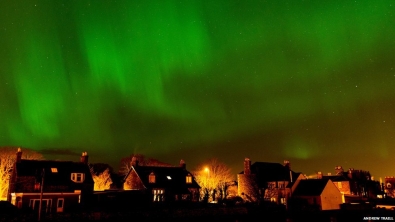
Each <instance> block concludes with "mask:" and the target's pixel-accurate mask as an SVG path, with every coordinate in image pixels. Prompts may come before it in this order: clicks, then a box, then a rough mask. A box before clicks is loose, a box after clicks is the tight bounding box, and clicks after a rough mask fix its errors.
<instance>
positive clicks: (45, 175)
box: [9, 149, 93, 213]
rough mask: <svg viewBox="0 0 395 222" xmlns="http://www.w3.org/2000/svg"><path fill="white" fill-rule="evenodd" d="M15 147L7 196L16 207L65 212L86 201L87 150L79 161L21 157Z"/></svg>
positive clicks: (88, 185)
mask: <svg viewBox="0 0 395 222" xmlns="http://www.w3.org/2000/svg"><path fill="white" fill-rule="evenodd" d="M21 156H22V151H21V150H20V149H18V152H17V158H16V162H15V165H14V168H13V169H14V170H13V172H12V176H11V179H10V186H9V200H10V201H11V203H12V204H13V205H15V206H17V207H18V208H31V209H33V210H38V208H39V204H40V199H41V200H42V211H43V212H47V213H49V212H66V211H69V210H72V209H76V208H79V207H81V206H83V205H84V204H88V203H87V202H88V200H89V198H90V195H91V194H92V192H93V179H92V176H91V174H90V171H89V167H88V164H87V163H88V154H87V153H86V152H84V153H82V156H81V162H71V161H51V160H24V159H21Z"/></svg>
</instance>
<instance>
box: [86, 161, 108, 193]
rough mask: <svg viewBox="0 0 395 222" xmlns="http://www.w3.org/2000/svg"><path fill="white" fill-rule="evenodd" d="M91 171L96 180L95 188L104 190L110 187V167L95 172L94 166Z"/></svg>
mask: <svg viewBox="0 0 395 222" xmlns="http://www.w3.org/2000/svg"><path fill="white" fill-rule="evenodd" d="M90 171H91V174H92V178H93V182H94V186H93V190H95V191H102V190H108V189H110V187H111V184H112V180H111V173H110V168H107V169H105V170H104V171H103V172H101V173H95V172H94V170H93V167H90Z"/></svg>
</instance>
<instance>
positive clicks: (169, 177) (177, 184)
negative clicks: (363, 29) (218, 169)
mask: <svg viewBox="0 0 395 222" xmlns="http://www.w3.org/2000/svg"><path fill="white" fill-rule="evenodd" d="M133 169H134V170H135V171H136V173H137V174H138V176H139V177H140V179H141V181H142V182H143V184H144V186H145V187H146V188H150V189H152V188H166V189H172V190H174V191H177V192H187V191H188V188H200V186H199V185H198V184H197V183H196V181H195V178H194V177H193V175H192V174H191V173H190V172H188V171H187V170H186V169H184V168H183V167H167V166H137V167H133V168H132V170H133ZM151 173H153V174H154V175H155V183H149V175H150V174H151ZM187 175H191V176H192V183H187V182H186V176H187Z"/></svg>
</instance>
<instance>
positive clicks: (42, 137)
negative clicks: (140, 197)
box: [0, 0, 395, 176]
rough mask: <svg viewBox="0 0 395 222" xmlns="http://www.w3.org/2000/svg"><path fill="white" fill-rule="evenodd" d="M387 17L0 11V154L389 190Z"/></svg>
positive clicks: (93, 8) (125, 7)
mask: <svg viewBox="0 0 395 222" xmlns="http://www.w3.org/2000/svg"><path fill="white" fill-rule="evenodd" d="M394 5H395V3H394V2H393V1H390V0H388V1H386V0H383V1H366V0H365V1H340V0H334V1H318V0H310V1H309V0H305V1H302V0H298V1H295V0H278V1H263V0H261V1H257V0H250V1H235V0H227V1H225V0H218V1H197V0H188V1H171V0H169V1H154V0H152V1H127V0H120V1H102V0H96V1H93V0H91V1H88V0H72V1H64V0H61V1H49V0H48V1H44V0H43V1H33V0H29V1H2V2H1V3H0V84H1V87H0V121H1V127H0V146H22V147H28V148H32V149H35V150H40V151H44V152H45V153H47V158H61V159H78V157H76V156H73V157H70V156H63V157H59V156H60V155H58V154H60V153H62V152H64V153H67V152H70V153H77V154H79V153H81V152H82V151H87V152H88V153H89V154H90V156H91V159H90V160H91V161H93V162H107V163H110V164H111V165H113V166H114V167H118V166H117V164H118V161H119V159H120V158H121V157H123V156H128V155H130V154H131V153H143V154H145V155H147V156H151V157H154V158H158V159H161V160H163V161H165V162H166V161H167V162H171V163H177V161H179V159H181V158H183V159H185V160H186V162H187V163H190V165H189V168H192V167H193V166H194V165H196V164H197V163H200V162H201V161H203V160H205V159H207V158H209V157H218V158H219V159H220V160H221V161H224V162H225V163H227V164H229V165H230V166H231V167H232V168H233V170H234V171H235V172H238V171H241V169H242V166H243V165H242V164H243V163H242V161H243V159H244V157H250V158H251V159H252V161H253V162H254V161H268V162H282V161H283V160H284V159H289V160H290V161H291V164H292V166H293V169H295V170H297V171H302V172H304V173H306V174H311V173H314V172H316V171H323V172H326V171H328V172H334V166H336V165H342V166H343V167H344V168H350V167H354V168H356V169H364V170H369V171H370V172H371V173H372V174H373V175H374V176H376V175H377V176H386V175H395V170H394V169H393V168H392V169H391V168H390V167H389V166H390V164H391V163H392V161H391V159H393V158H392V157H393V156H394V155H395V149H394V148H395V147H394V145H395V139H394V135H395V123H394V118H395V117H394V114H395V104H394V102H395V69H394V68H395V56H394V55H395V28H394V27H395V16H394V15H395V8H394V7H395V6H394ZM51 151H53V152H51Z"/></svg>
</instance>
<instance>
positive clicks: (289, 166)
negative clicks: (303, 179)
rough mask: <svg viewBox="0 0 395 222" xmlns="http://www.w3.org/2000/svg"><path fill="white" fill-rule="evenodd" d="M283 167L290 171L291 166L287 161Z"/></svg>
mask: <svg viewBox="0 0 395 222" xmlns="http://www.w3.org/2000/svg"><path fill="white" fill-rule="evenodd" d="M284 167H285V168H286V169H287V170H291V164H290V163H289V160H284Z"/></svg>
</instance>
